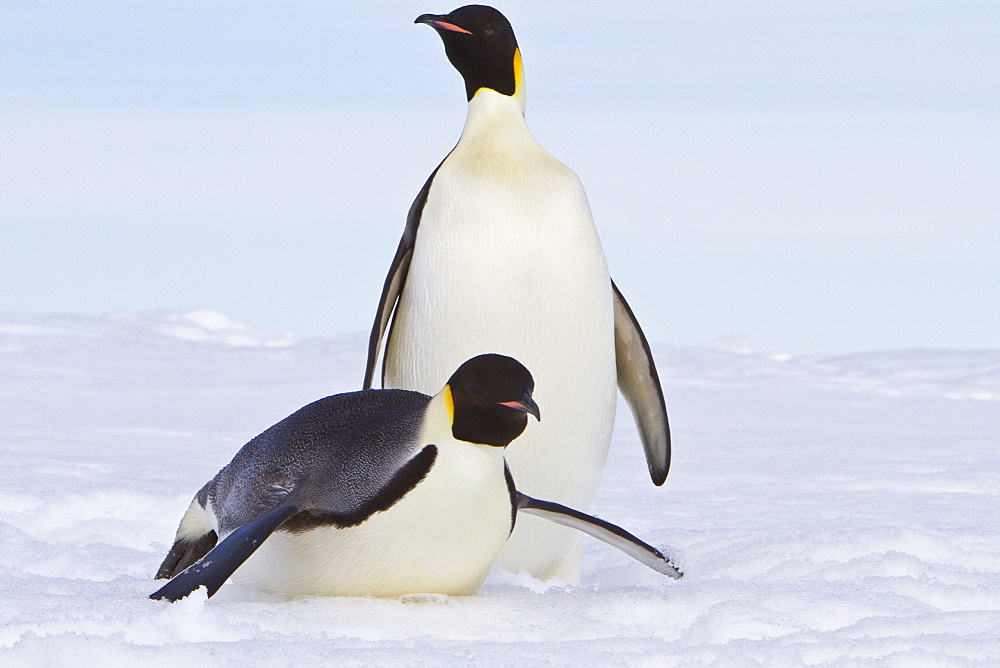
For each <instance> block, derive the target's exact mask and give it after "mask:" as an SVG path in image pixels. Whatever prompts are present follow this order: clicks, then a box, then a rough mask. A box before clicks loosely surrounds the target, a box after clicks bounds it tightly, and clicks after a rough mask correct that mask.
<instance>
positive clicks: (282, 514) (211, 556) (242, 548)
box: [149, 504, 299, 602]
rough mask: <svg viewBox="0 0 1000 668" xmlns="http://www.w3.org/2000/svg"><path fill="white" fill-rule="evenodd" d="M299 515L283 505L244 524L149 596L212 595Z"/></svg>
mask: <svg viewBox="0 0 1000 668" xmlns="http://www.w3.org/2000/svg"><path fill="white" fill-rule="evenodd" d="M297 512H299V509H298V508H296V507H295V506H294V505H290V504H289V505H282V506H278V507H277V508H275V509H273V510H269V511H268V512H266V513H264V514H263V515H261V516H260V517H257V518H256V519H254V520H252V521H251V522H249V523H247V524H244V525H243V526H241V527H240V528H239V529H236V530H235V531H233V532H232V533H231V534H229V535H228V536H226V538H225V540H223V541H222V542H221V543H219V544H218V545H216V546H215V549H213V550H212V551H211V552H209V553H208V554H206V555H205V556H204V557H203V558H202V559H201V560H200V561H199V562H198V563H196V564H194V565H193V566H191V567H190V568H188V569H187V570H185V571H184V572H183V573H181V574H180V575H178V576H177V577H175V578H174V579H173V580H171V581H170V582H168V583H167V584H165V585H164V586H163V587H161V588H160V589H159V590H157V591H156V592H154V593H152V594H150V595H149V597H150V598H152V599H155V600H161V599H167V600H168V601H171V602H173V601H178V600H180V599H182V598H184V597H185V596H187V595H188V594H190V593H191V592H193V591H195V590H196V589H198V588H199V587H205V588H207V589H208V595H209V596H212V595H213V594H215V592H217V591H219V587H221V586H222V584H223V583H224V582H225V581H226V580H228V579H229V576H230V575H232V574H233V573H234V572H235V571H236V569H237V568H239V567H240V565H241V564H243V562H244V561H246V560H247V559H249V558H250V555H251V554H253V553H254V552H255V551H256V550H257V548H258V547H260V546H261V543H263V542H264V541H265V540H266V539H267V537H268V536H270V535H271V534H272V533H273V532H274V530H275V529H277V528H278V527H279V526H281V523H282V522H284V521H285V520H287V519H288V518H289V517H291V516H292V515H295V514H296V513H297Z"/></svg>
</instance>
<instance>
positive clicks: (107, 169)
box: [0, 0, 1000, 353]
mask: <svg viewBox="0 0 1000 668" xmlns="http://www.w3.org/2000/svg"><path fill="white" fill-rule="evenodd" d="M498 7H499V8H500V9H501V10H502V11H504V12H505V13H506V14H507V16H508V17H509V18H510V19H511V21H512V23H513V24H514V28H515V30H516V32H517V35H518V39H519V42H520V44H521V48H522V51H523V53H524V59H525V69H526V76H527V83H528V121H529V124H530V126H531V127H532V129H533V131H534V133H535V135H536V137H537V138H538V139H539V141H540V142H541V143H542V145H543V146H545V147H546V148H547V149H548V150H549V151H550V152H551V153H552V154H553V155H555V156H556V157H558V158H559V159H561V160H562V161H563V162H565V163H567V164H568V165H570V167H572V168H573V169H574V170H576V171H577V173H578V174H580V176H581V178H582V179H583V181H584V184H585V185H586V186H587V190H588V193H589V196H590V199H591V204H592V207H593V209H594V214H595V217H596V219H597V223H598V227H599V229H600V232H601V235H602V239H603V241H604V245H605V250H606V252H607V254H608V259H609V262H610V264H611V268H612V275H613V276H614V277H615V279H616V281H617V282H618V284H619V286H620V287H621V288H622V289H623V291H624V292H625V294H626V296H627V297H628V298H629V300H630V302H631V303H632V306H633V308H634V310H635V311H636V313H637V315H638V316H639V318H640V320H641V321H642V323H643V325H644V327H645V329H646V332H647V335H648V336H649V338H650V339H651V340H653V341H659V342H667V343H678V344H698V343H704V342H707V341H710V340H712V339H714V338H716V337H719V336H725V335H730V334H744V335H746V336H748V337H749V338H750V339H751V341H752V343H753V345H754V347H755V348H757V349H759V350H768V351H785V352H793V353H808V352H847V351H853V350H862V349H872V348H902V347H979V348H985V347H996V346H997V345H998V344H1000V92H998V90H1000V87H998V86H997V81H1000V5H998V4H997V3H996V2H968V3H966V2H943V1H942V2H908V3H903V2H878V3H870V2H842V1H837V2H832V1H831V2H809V3H800V2H792V1H791V0H789V1H787V2H771V3H753V4H750V3H739V4H738V3H723V2H630V3H617V4H615V5H609V4H608V3H596V2H573V3H568V2H567V3H559V2H547V3H537V2H536V3H531V2H505V3H501V4H499V5H498ZM609 7H611V8H610V9H609ZM453 8H454V7H453V6H449V5H440V4H439V5H428V4H426V0H421V2H411V1H406V2H393V3H365V4H362V3H344V2H282V3H277V2H272V3H265V2H242V1H241V2H166V1H161V2H141V3H140V2H79V3H66V2H19V1H12V0H5V2H3V3H2V4H0V207H2V208H0V216H2V217H0V310H5V311H69V312H82V313H101V312H104V311H110V310H115V309H134V310H152V309H157V308H171V309H188V308H196V307H208V308H213V309H216V310H219V311H223V312H225V313H227V314H229V315H231V316H233V317H236V318H239V319H241V320H243V321H245V322H248V323H249V324H251V325H254V326H257V327H262V328H267V329H273V330H279V331H283V330H290V331H292V332H294V333H296V334H297V335H299V336H301V337H308V336H324V335H333V334H337V333H342V332H349V331H362V330H367V328H368V327H369V326H370V322H371V317H372V315H373V314H374V308H375V304H376V302H377V300H378V295H379V291H380V289H381V284H382V279H383V277H384V273H385V270H386V268H387V267H388V263H389V261H390V259H391V257H392V253H393V251H394V250H395V245H396V242H397V240H398V237H399V233H400V231H401V229H402V224H403V220H404V218H405V214H406V210H407V208H408V207H409V204H410V201H411V200H412V198H413V196H414V195H415V194H416V192H417V190H418V189H419V188H420V186H421V185H422V183H423V181H424V179H425V178H426V176H427V175H428V174H429V173H430V171H431V170H432V169H433V168H434V166H435V165H436V164H437V163H438V161H440V159H441V158H442V157H443V156H444V155H445V154H446V153H447V152H448V150H449V149H450V148H451V146H452V145H453V144H454V142H455V141H456V140H457V138H458V135H459V133H460V131H461V127H462V122H463V120H464V113H465V108H464V107H465V103H464V93H463V87H462V85H461V81H460V78H459V75H458V74H457V73H456V72H454V71H453V70H452V69H451V66H450V65H449V64H448V62H447V60H446V59H445V56H444V53H443V49H442V47H441V44H440V40H439V39H438V37H437V36H436V35H435V34H434V32H433V31H432V30H430V29H428V28H427V27H426V26H418V25H413V23H412V22H413V19H414V18H415V17H416V16H417V15H418V14H421V13H423V12H446V11H449V10H450V9H453Z"/></svg>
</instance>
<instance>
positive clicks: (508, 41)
mask: <svg viewBox="0 0 1000 668" xmlns="http://www.w3.org/2000/svg"><path fill="white" fill-rule="evenodd" d="M414 23H426V24H427V25H429V26H431V27H432V28H434V29H435V30H437V31H438V34H439V35H440V36H441V39H442V40H443V41H444V50H445V53H447V54H448V60H450V61H451V64H452V65H454V66H455V69H456V70H458V71H459V72H460V73H461V75H462V78H464V79H465V94H466V96H467V98H468V99H469V100H471V99H472V96H473V95H475V94H476V91H477V90H479V89H480V88H490V89H492V90H495V91H496V92H498V93H501V94H503V95H514V93H515V92H516V91H517V88H518V85H519V82H520V80H521V78H522V73H521V52H520V51H518V48H517V39H515V38H514V29H513V28H511V27H510V22H509V21H508V20H507V18H506V17H505V16H504V15H503V14H501V13H500V12H498V11H497V10H495V9H493V8H492V7H487V6H485V5H467V6H465V7H459V8H458V9H456V10H455V11H453V12H451V13H450V14H423V15H421V16H419V17H417V20H416V21H414Z"/></svg>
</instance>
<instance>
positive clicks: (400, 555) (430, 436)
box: [150, 354, 681, 601]
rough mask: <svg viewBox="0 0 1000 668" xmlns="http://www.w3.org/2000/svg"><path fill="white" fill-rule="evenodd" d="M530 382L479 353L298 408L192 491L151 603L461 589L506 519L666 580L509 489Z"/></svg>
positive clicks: (630, 550)
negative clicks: (408, 386) (434, 379)
mask: <svg viewBox="0 0 1000 668" xmlns="http://www.w3.org/2000/svg"><path fill="white" fill-rule="evenodd" d="M533 385H534V381H533V379H532V377H531V374H530V373H529V372H528V370H527V369H526V368H524V366H522V365H521V364H520V363H519V362H517V361H516V360H514V359H511V358H509V357H505V356H502V355H495V354H487V355H479V356H477V357H474V358H472V359H470V360H468V361H467V362H465V363H464V364H462V365H461V366H460V367H459V368H458V370H457V371H455V372H454V374H452V376H451V378H450V379H449V380H448V383H447V385H445V387H444V389H443V390H441V391H440V392H439V393H438V394H437V395H435V396H433V397H429V396H427V395H424V394H420V393H418V392H411V391H406V390H367V391H361V392H351V393H347V394H339V395H335V396H332V397H326V398H325V399H320V400H319V401H316V402H313V403H311V404H309V405H308V406H306V407H304V408H302V409H300V410H298V411H297V412H295V413H293V414H292V415H290V416H289V417H287V418H285V419H284V420H282V421H281V422H278V423H277V424H275V425H274V426H272V427H271V428H270V429H267V430H266V431H264V432H263V433H261V434H260V435H259V436H257V437H256V438H254V439H252V440H251V441H250V442H248V443H247V444H246V445H245V446H243V448H242V449H241V450H240V451H239V452H238V453H237V454H236V456H235V457H234V458H233V460H232V461H231V462H230V463H229V464H228V465H227V466H226V467H225V468H223V469H222V470H221V471H219V473H218V474H217V475H216V476H215V477H214V478H212V480H211V481H209V482H208V483H207V484H206V485H205V486H204V487H202V488H201V490H200V491H199V492H198V494H197V495H196V496H195V498H194V500H193V501H192V502H191V505H190V506H189V507H188V509H187V512H185V514H184V517H183V518H182V519H181V522H180V526H179V527H178V529H177V535H176V538H175V541H174V545H173V547H172V548H171V550H170V552H169V553H168V554H167V557H166V558H165V559H164V560H163V563H162V564H161V565H160V569H159V572H158V573H157V575H156V577H157V578H159V579H164V578H166V579H170V582H168V583H167V584H166V585H164V586H163V587H162V588H161V589H159V590H158V591H157V592H155V593H154V594H152V595H151V596H150V598H154V599H167V600H170V601H176V600H178V599H181V598H184V597H185V596H187V595H188V594H190V593H191V592H193V591H194V590H196V589H198V588H199V587H202V586H204V587H206V588H207V590H208V595H209V596H211V595H213V594H214V593H215V592H216V591H218V589H219V588H220V587H221V586H222V584H223V583H224V582H225V581H226V580H227V579H228V578H229V577H230V576H232V577H233V580H234V581H236V582H238V583H242V584H243V585H246V586H249V587H252V588H256V589H259V590H263V591H267V592H273V593H279V594H284V595H290V596H295V595H331V596H338V595H339V596H399V595H403V594H417V593H436V594H448V595H463V594H470V593H472V592H473V591H475V590H476V588H478V587H479V585H480V584H481V583H482V582H483V580H484V579H485V578H486V576H487V574H488V573H489V570H490V566H491V564H492V563H493V560H494V558H495V557H496V555H497V553H498V552H499V551H500V548H501V547H502V546H503V544H504V542H505V541H506V540H507V538H508V536H509V534H510V532H511V530H512V529H513V527H514V525H515V521H516V518H517V513H518V511H520V512H523V513H526V514H533V515H536V516H540V517H543V518H546V519H549V520H552V521H554V522H556V523H559V524H563V525H566V526H569V527H572V528H575V529H579V530H581V531H583V532H585V533H588V534H590V535H592V536H595V537H597V538H599V539H601V540H603V541H605V542H608V543H610V544H611V545H614V546H616V547H618V548H619V549H622V550H623V551H625V552H626V553H627V554H629V555H631V556H633V557H634V558H636V559H638V560H639V561H641V562H642V563H644V564H646V565H647V566H650V567H651V568H653V569H654V570H657V571H658V572H660V573H663V574H665V575H668V576H670V577H674V578H677V577H680V575H681V574H680V571H678V570H677V569H676V567H674V566H673V564H672V563H671V562H670V560H669V559H668V558H667V557H665V556H664V555H663V554H662V553H661V552H659V551H658V550H656V549H655V548H653V547H651V546H650V545H648V544H646V543H644V542H642V541H641V540H639V539H638V538H636V537H635V536H633V535H632V534H630V533H628V532H626V531H624V530H623V529H621V528H620V527H617V526H615V525H613V524H610V523H608V522H604V521H603V520H600V519H597V518H595V517H591V516H589V515H586V514H583V513H580V512H578V511H575V510H573V509H571V508H567V507H564V506H562V505H560V504H557V503H552V502H547V501H543V500H539V499H534V498H531V497H529V496H527V495H525V494H522V493H520V492H518V491H517V489H516V488H515V486H514V481H513V479H512V476H511V473H510V470H509V469H508V468H507V466H506V464H505V461H504V454H503V453H504V448H506V446H507V445H508V444H509V443H510V442H511V441H512V440H514V439H515V438H517V437H518V435H520V434H521V432H522V431H524V429H525V426H526V425H527V422H528V417H527V416H528V415H533V416H535V418H536V419H539V418H540V412H539V408H538V404H536V403H535V401H534V399H533V397H532V389H533ZM220 538H221V539H222V540H221V542H219V539H220Z"/></svg>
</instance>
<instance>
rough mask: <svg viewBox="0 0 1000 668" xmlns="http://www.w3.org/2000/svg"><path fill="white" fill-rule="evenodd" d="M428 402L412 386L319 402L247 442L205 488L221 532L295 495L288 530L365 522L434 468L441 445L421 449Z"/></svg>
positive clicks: (424, 396)
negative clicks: (294, 509)
mask: <svg viewBox="0 0 1000 668" xmlns="http://www.w3.org/2000/svg"><path fill="white" fill-rule="evenodd" d="M429 401H430V397H428V396H427V395H425V394H421V393H419V392H409V391H406V390H378V391H376V390H366V391H361V392H351V393H347V394H338V395H335V396H332V397H326V398H325V399H320V400H319V401H315V402H313V403H311V404H309V405H308V406H305V407H304V408H301V409H300V410H298V411H296V412H295V413H293V414H291V415H290V416H288V417H287V418H285V419H284V420H282V421H281V422H278V423H277V424H275V425H274V426H273V427H271V428H270V429H268V430H266V431H264V432H263V433H262V434H260V435H259V436H257V437H255V438H254V439H252V440H251V441H250V442H249V443H247V444H246V445H245V446H243V448H242V449H241V450H240V451H239V452H238V453H237V454H236V456H235V457H234V458H233V461H232V462H230V463H229V465H227V466H226V467H225V468H224V469H222V470H221V471H219V473H218V474H217V475H216V476H215V478H213V479H212V481H211V482H209V483H208V484H207V485H206V486H205V488H204V489H203V490H202V492H200V493H199V494H200V495H201V496H203V497H204V498H205V500H209V501H211V502H212V506H213V508H214V510H215V513H216V516H217V517H218V518H219V522H220V527H219V528H220V530H221V531H222V532H223V533H228V532H229V531H232V530H233V529H235V528H237V527H239V526H242V525H244V524H246V523H247V522H249V521H250V520H252V519H253V518H255V517H257V516H258V515H259V514H260V513H261V512H262V511H263V510H266V509H269V508H273V507H275V506H276V505H280V504H284V503H287V502H288V501H289V498H288V497H289V496H294V505H295V506H296V507H297V508H299V509H300V510H301V511H302V512H301V516H295V517H293V518H291V519H290V520H288V521H287V522H286V523H285V524H284V525H283V526H282V527H281V528H282V530H302V529H307V528H312V527H313V526H316V525H317V524H336V525H338V526H353V525H356V524H359V523H360V522H363V521H364V520H365V519H366V518H367V517H369V516H370V515H371V514H373V513H375V512H378V511H380V510H385V509H386V508H388V507H389V506H391V505H392V504H393V503H394V502H395V501H397V500H398V499H399V498H401V497H402V496H403V495H404V494H406V493H407V492H408V491H409V490H410V489H412V488H413V487H414V486H415V485H416V484H417V483H418V482H419V481H420V480H421V479H422V478H423V477H424V475H426V473H427V471H428V470H430V467H431V465H432V464H433V462H434V457H435V454H436V450H435V449H434V448H428V449H427V450H426V451H424V452H421V448H420V445H421V444H420V443H418V439H419V436H420V429H421V424H422V420H423V416H424V412H425V409H426V407H427V404H428V402H429ZM332 481H335V482H332Z"/></svg>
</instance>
